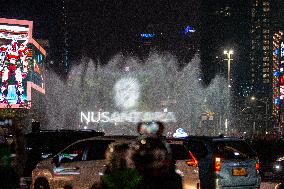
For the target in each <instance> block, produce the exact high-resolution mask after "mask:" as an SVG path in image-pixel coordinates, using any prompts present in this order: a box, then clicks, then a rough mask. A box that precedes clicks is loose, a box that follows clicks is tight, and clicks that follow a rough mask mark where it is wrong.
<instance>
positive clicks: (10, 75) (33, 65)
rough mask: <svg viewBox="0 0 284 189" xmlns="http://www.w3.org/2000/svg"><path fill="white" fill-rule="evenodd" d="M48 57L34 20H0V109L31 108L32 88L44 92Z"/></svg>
mask: <svg viewBox="0 0 284 189" xmlns="http://www.w3.org/2000/svg"><path fill="white" fill-rule="evenodd" d="M44 56H45V51H44V50H43V49H42V48H41V47H40V45H39V44H38V43H37V42H36V41H35V40H34V39H33V38H32V22H31V21H23V20H16V19H5V18H0V85H1V87H0V108H3V107H7V106H10V107H12V108H21V107H27V105H28V104H29V103H30V101H31V88H34V89H36V90H38V91H40V92H43V93H44V88H43V87H44V84H43V75H42V69H43V60H44Z"/></svg>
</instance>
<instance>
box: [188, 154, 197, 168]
mask: <svg viewBox="0 0 284 189" xmlns="http://www.w3.org/2000/svg"><path fill="white" fill-rule="evenodd" d="M189 156H190V160H189V161H186V164H187V165H188V166H195V167H198V161H197V159H196V158H195V157H194V155H193V154H192V153H191V151H189Z"/></svg>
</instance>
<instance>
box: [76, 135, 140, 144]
mask: <svg viewBox="0 0 284 189" xmlns="http://www.w3.org/2000/svg"><path fill="white" fill-rule="evenodd" d="M137 137H138V136H128V135H113V136H95V137H90V138H86V139H81V140H78V141H76V142H74V143H77V142H82V141H92V140H115V141H118V140H119V141H131V140H135V139H137Z"/></svg>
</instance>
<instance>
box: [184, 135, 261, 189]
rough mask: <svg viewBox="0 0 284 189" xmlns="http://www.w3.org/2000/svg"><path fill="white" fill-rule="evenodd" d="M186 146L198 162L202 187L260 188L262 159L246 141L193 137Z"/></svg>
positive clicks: (187, 141)
mask: <svg viewBox="0 0 284 189" xmlns="http://www.w3.org/2000/svg"><path fill="white" fill-rule="evenodd" d="M185 145H186V146H187V147H188V149H189V150H190V151H191V152H192V153H193V155H194V156H195V157H197V159H198V167H199V178H200V185H201V188H206V189H207V188H214V189H215V188H216V189H217V188H224V187H228V188H243V189H245V188H259V187H260V183H261V177H260V174H259V168H260V164H259V161H258V157H257V155H256V153H255V152H254V151H253V150H252V148H251V147H250V146H249V145H248V144H247V143H246V142H245V141H243V140H241V139H237V138H227V137H194V136H191V137H187V138H186V142H185Z"/></svg>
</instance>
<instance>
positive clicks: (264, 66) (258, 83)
mask: <svg viewBox="0 0 284 189" xmlns="http://www.w3.org/2000/svg"><path fill="white" fill-rule="evenodd" d="M251 19H252V24H251V54H250V58H251V87H252V92H253V93H256V94H258V95H261V96H262V97H269V95H271V80H272V75H271V74H272V72H271V66H270V65H271V62H272V59H271V55H270V51H271V47H272V41H271V34H272V32H271V23H270V2H269V0H255V2H254V3H253V5H252V10H251Z"/></svg>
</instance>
